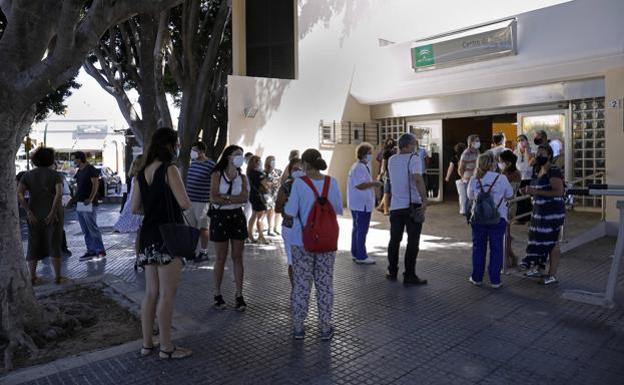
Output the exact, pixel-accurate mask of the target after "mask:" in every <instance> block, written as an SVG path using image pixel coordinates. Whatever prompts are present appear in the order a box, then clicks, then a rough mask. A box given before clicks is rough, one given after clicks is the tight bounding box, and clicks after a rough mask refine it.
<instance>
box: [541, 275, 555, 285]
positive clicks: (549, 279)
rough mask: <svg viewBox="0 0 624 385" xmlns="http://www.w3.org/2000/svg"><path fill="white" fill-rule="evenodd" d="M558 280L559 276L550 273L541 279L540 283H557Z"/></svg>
mask: <svg viewBox="0 0 624 385" xmlns="http://www.w3.org/2000/svg"><path fill="white" fill-rule="evenodd" d="M557 282H559V280H558V279H557V277H555V276H554V275H549V276H547V277H545V278H544V279H543V280H541V281H540V282H539V283H540V285H552V284H553V283H557Z"/></svg>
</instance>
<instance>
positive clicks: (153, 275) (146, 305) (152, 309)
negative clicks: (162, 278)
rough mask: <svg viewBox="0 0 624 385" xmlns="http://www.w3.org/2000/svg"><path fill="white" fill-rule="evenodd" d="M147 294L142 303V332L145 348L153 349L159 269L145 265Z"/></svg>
mask: <svg viewBox="0 0 624 385" xmlns="http://www.w3.org/2000/svg"><path fill="white" fill-rule="evenodd" d="M144 268H145V294H144V295H143V301H142V302H141V331H142V333H143V347H145V348H151V347H152V346H153V345H152V344H153V342H152V334H153V330H154V318H155V317H156V302H157V301H158V292H159V288H158V269H157V268H156V266H154V265H145V266H144Z"/></svg>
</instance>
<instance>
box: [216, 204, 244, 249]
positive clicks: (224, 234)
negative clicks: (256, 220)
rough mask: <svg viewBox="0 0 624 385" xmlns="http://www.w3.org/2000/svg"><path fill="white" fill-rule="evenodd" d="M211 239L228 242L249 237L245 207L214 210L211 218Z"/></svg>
mask: <svg viewBox="0 0 624 385" xmlns="http://www.w3.org/2000/svg"><path fill="white" fill-rule="evenodd" d="M210 219H211V221H210V240H211V241H213V242H227V241H229V240H237V241H244V240H245V239H247V219H246V218H245V213H243V209H242V208H241V209H231V210H213V214H212V217H211V218H210Z"/></svg>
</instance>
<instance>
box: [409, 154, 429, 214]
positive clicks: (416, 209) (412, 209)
mask: <svg viewBox="0 0 624 385" xmlns="http://www.w3.org/2000/svg"><path fill="white" fill-rule="evenodd" d="M413 156H414V154H412V155H411V156H410V157H409V160H408V161H407V186H408V191H409V195H408V196H409V202H410V204H409V217H410V219H411V220H412V222H414V223H425V210H423V208H422V204H420V203H412V176H411V175H410V172H409V165H410V162H411V161H412V157H413Z"/></svg>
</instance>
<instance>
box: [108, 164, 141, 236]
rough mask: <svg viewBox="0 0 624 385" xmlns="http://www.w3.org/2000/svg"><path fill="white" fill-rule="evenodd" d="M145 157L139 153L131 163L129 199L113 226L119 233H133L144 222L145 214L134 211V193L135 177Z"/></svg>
mask: <svg viewBox="0 0 624 385" xmlns="http://www.w3.org/2000/svg"><path fill="white" fill-rule="evenodd" d="M142 159H143V155H139V156H137V157H136V159H135V160H133V161H132V165H130V172H129V173H128V177H129V178H130V193H129V194H128V197H129V198H128V199H126V203H124V206H123V209H122V210H121V214H120V215H119V219H117V222H116V223H115V225H113V228H114V229H115V231H116V232H119V233H133V232H135V231H138V230H139V227H141V222H143V216H142V215H137V214H133V213H132V195H133V192H134V190H135V183H134V181H135V179H134V177H135V176H137V175H138V174H139V171H140V170H141V165H142V163H141V160H142Z"/></svg>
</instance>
